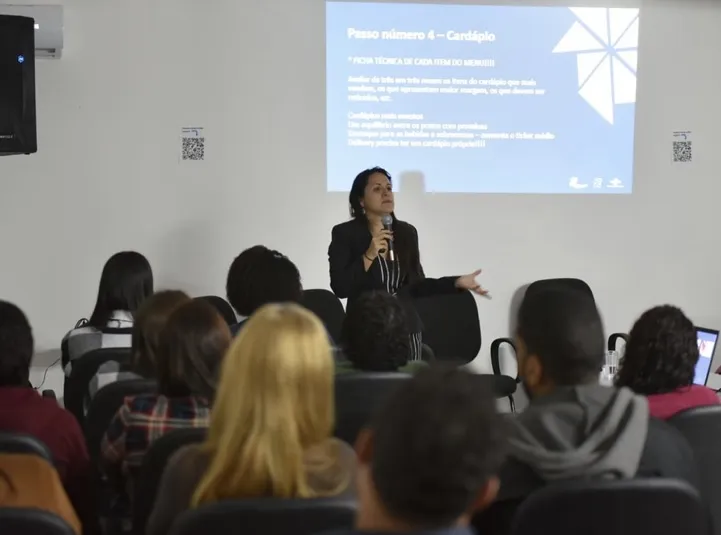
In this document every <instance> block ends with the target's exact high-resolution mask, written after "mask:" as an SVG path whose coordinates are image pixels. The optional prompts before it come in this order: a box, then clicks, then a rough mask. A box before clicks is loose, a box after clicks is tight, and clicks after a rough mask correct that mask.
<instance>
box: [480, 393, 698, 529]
mask: <svg viewBox="0 0 721 535" xmlns="http://www.w3.org/2000/svg"><path fill="white" fill-rule="evenodd" d="M642 411H643V414H641V412H642ZM510 424H511V425H510V428H511V429H510V430H511V434H510V439H509V444H510V446H511V455H510V457H509V458H508V460H507V461H506V463H505V464H504V466H503V468H502V469H501V473H500V479H501V488H500V492H499V495H498V498H497V499H496V502H495V503H494V504H493V505H492V506H491V507H490V508H489V509H488V510H486V511H484V512H483V513H480V514H479V515H477V516H476V517H475V518H474V521H473V524H474V526H475V527H476V529H477V531H478V532H479V533H484V534H486V535H500V534H505V533H508V532H509V531H510V526H511V522H512V519H513V515H514V514H515V511H516V508H517V507H518V506H519V505H520V504H521V502H522V501H523V500H524V499H525V498H526V497H527V496H528V495H529V494H531V493H532V492H533V491H535V490H537V489H539V488H541V487H543V486H545V485H547V484H551V483H552V482H554V481H562V480H567V479H578V478H583V477H590V478H596V477H603V476H604V474H606V475H615V476H616V477H663V478H671V479H681V480H684V481H686V482H688V483H689V484H691V485H692V486H694V487H696V488H698V470H697V466H696V462H695V460H694V457H693V452H692V450H691V447H690V445H689V444H688V442H687V441H686V439H685V438H684V437H683V436H682V435H681V434H680V432H679V431H677V430H676V429H675V428H673V427H671V426H670V425H669V424H667V423H665V422H663V421H661V420H657V419H655V418H649V416H648V406H647V404H646V402H645V399H643V398H641V397H639V396H634V395H633V394H631V393H630V392H628V391H626V389H621V390H619V389H613V388H607V387H601V386H598V385H587V386H584V387H573V388H567V389H562V390H561V391H558V392H554V393H553V394H550V395H549V396H545V397H544V398H539V399H538V400H534V401H533V402H532V403H531V405H530V406H529V408H528V409H527V410H526V411H525V412H524V413H521V414H520V415H518V416H517V417H515V418H514V420H512V421H511V422H510ZM519 429H520V430H519ZM519 440H520V441H521V445H520V446H518V445H517V446H514V445H513V443H514V442H516V443H518V441H519ZM544 450H545V451H544ZM519 456H525V457H526V458H528V459H529V462H523V461H521V460H519ZM532 462H535V463H536V464H537V466H532V465H531V463H532ZM564 473H565V474H567V477H564ZM542 474H545V477H544V475H542Z"/></svg>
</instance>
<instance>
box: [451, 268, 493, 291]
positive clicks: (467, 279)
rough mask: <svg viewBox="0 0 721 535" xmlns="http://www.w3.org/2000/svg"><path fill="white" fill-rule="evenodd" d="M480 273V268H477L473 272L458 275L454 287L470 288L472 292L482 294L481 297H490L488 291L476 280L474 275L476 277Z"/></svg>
mask: <svg viewBox="0 0 721 535" xmlns="http://www.w3.org/2000/svg"><path fill="white" fill-rule="evenodd" d="M480 274H481V270H480V269H477V270H476V271H474V272H473V273H469V274H468V275H463V276H462V277H458V278H457V279H456V288H459V289H461V290H470V291H472V292H473V293H476V294H478V295H482V296H483V297H488V298H490V297H491V296H490V295H489V293H488V290H486V289H485V288H483V287H482V286H481V285H480V284H479V282H478V281H477V280H476V277H478V276H479V275H480Z"/></svg>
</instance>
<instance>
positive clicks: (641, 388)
mask: <svg viewBox="0 0 721 535" xmlns="http://www.w3.org/2000/svg"><path fill="white" fill-rule="evenodd" d="M698 359H699V351H698V342H697V339H696V328H695V327H694V325H693V323H692V322H691V320H690V319H688V318H687V317H686V315H685V314H684V313H683V312H682V311H681V310H680V309H678V308H676V307H674V306H670V305H664V306H657V307H654V308H652V309H650V310H647V311H646V312H644V313H643V314H642V315H641V317H640V318H638V320H636V323H635V324H634V325H633V328H632V329H631V333H630V334H629V340H628V344H627V345H626V351H625V353H624V356H623V358H622V359H621V363H620V367H619V371H618V373H617V374H616V386H619V387H623V386H625V387H628V388H630V389H631V390H633V391H634V392H636V393H637V394H641V395H643V396H646V399H648V407H649V410H650V412H651V416H655V417H656V418H661V419H664V420H666V419H668V418H670V417H671V416H673V415H674V414H676V413H677V412H680V411H682V410H685V409H691V408H693V407H699V406H703V405H718V403H719V398H718V396H717V395H716V392H714V391H713V390H711V389H710V388H706V387H705V386H702V385H695V384H693V379H694V374H695V371H696V364H697V363H698Z"/></svg>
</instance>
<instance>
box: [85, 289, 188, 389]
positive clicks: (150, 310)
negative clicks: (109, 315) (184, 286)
mask: <svg viewBox="0 0 721 535" xmlns="http://www.w3.org/2000/svg"><path fill="white" fill-rule="evenodd" d="M188 301H190V297H188V295H187V294H185V292H180V291H177V290H170V291H163V292H158V293H156V294H153V295H152V296H150V297H149V298H148V299H146V300H145V301H144V302H143V304H142V305H140V308H138V311H137V313H136V314H135V322H134V324H133V332H132V337H131V338H132V354H131V361H130V362H117V361H114V360H111V361H108V362H106V363H104V364H102V365H101V366H100V368H98V372H97V373H96V374H95V377H93V379H92V380H91V381H90V386H89V387H88V390H89V392H88V393H89V394H90V398H91V399H92V398H93V397H94V396H95V394H96V392H97V391H98V390H100V389H101V388H102V387H104V386H106V385H109V384H110V383H114V382H116V381H127V380H132V379H157V372H156V370H157V361H158V358H157V353H158V347H159V346H160V334H161V332H162V330H163V328H164V327H165V324H166V323H167V321H168V318H169V317H170V315H171V314H172V313H173V312H174V311H175V310H176V309H177V308H178V307H180V306H182V305H184V304H185V303H187V302H188Z"/></svg>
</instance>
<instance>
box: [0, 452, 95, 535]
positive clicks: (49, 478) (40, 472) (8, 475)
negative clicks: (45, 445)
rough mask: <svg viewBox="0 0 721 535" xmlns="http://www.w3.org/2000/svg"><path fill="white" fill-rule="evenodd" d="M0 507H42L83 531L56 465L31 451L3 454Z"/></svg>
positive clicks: (0, 463)
mask: <svg viewBox="0 0 721 535" xmlns="http://www.w3.org/2000/svg"><path fill="white" fill-rule="evenodd" d="M0 507H3V508H4V507H8V508H13V509H18V508H22V509H39V510H40V511H46V512H48V513H52V514H54V515H56V516H59V517H60V518H62V519H63V520H64V521H65V523H66V524H68V525H69V526H70V527H71V528H73V532H75V533H76V534H77V535H80V533H81V526H80V521H79V520H78V517H77V515H76V514H75V510H74V509H73V506H72V505H71V504H70V500H68V496H67V494H65V490H63V485H62V483H61V482H60V477H59V476H58V473H57V471H56V470H55V468H54V467H53V466H52V465H51V464H50V463H49V462H48V461H46V460H45V459H42V458H41V457H39V456H37V455H32V454H28V455H26V454H18V453H0Z"/></svg>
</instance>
